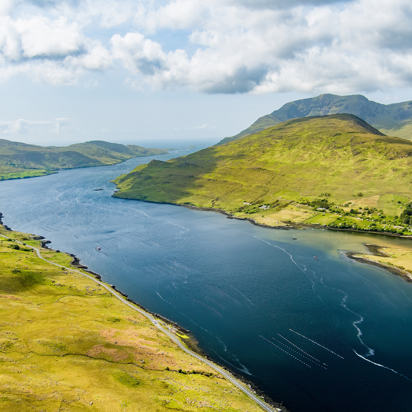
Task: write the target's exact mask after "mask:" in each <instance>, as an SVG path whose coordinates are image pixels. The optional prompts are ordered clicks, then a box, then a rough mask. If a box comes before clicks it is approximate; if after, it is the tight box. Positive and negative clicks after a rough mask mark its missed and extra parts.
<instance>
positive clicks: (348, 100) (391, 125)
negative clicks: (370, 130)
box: [219, 94, 412, 144]
mask: <svg viewBox="0 0 412 412" xmlns="http://www.w3.org/2000/svg"><path fill="white" fill-rule="evenodd" d="M338 113H348V114H353V115H355V116H358V117H360V118H361V119H363V120H365V121H366V122H368V123H369V124H371V125H372V126H374V127H375V128H376V129H378V130H380V131H381V132H382V133H385V134H388V135H390V136H397V137H402V138H404V139H409V140H412V101H409V102H403V103H394V104H388V105H385V104H380V103H376V102H373V101H370V100H368V99H367V98H366V97H364V96H361V95H353V96H336V95H333V94H322V95H321V96H318V97H313V98H310V99H303V100H296V101H294V102H290V103H287V104H285V105H284V106H282V107H281V108H280V109H279V110H275V111H274V112H272V113H271V114H268V115H266V116H263V117H260V118H259V119H258V120H256V122H254V123H253V124H252V125H251V126H250V127H248V128H247V129H246V130H243V131H242V132H240V133H239V134H237V135H236V136H233V137H226V138H225V139H223V140H222V141H221V142H219V144H224V143H227V142H230V141H232V140H236V139H239V138H241V137H243V136H248V135H250V134H253V133H256V132H259V131H261V130H264V129H267V128H268V127H272V126H275V125H276V124H279V123H281V122H284V121H286V120H291V119H295V118H300V117H309V116H325V115H330V114H338Z"/></svg>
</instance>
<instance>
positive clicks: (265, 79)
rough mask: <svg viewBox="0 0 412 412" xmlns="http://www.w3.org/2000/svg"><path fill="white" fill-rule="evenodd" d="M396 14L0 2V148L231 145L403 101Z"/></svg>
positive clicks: (403, 3) (250, 2)
mask: <svg viewBox="0 0 412 412" xmlns="http://www.w3.org/2000/svg"><path fill="white" fill-rule="evenodd" d="M411 69H412V3H411V2H410V0H391V1H389V0H352V1H333V0H288V1H286V0H208V1H207V2H205V1H201V0H116V1H114V0H81V1H80V0H2V1H1V2H0V93H1V96H2V99H1V101H0V138H4V139H9V140H16V141H23V142H28V143H38V144H55V145H61V144H67V143H70V142H79V141H86V140H92V139H102V140H109V141H119V142H134V143H137V144H139V143H144V144H145V145H150V144H153V145H159V144H163V143H164V144H166V145H167V143H168V142H174V141H176V140H186V141H188V142H189V141H190V142H194V141H196V140H199V141H200V140H204V139H208V138H210V139H215V140H216V141H217V140H219V139H220V138H223V137H226V136H231V135H233V134H236V133H238V132H239V131H240V130H242V129H244V128H246V127H247V126H249V125H250V124H251V123H252V122H253V121H254V120H255V119H256V118H258V117H260V116H262V115H264V114H267V113H270V112H272V111H273V110H276V109H278V108H279V107H280V106H281V105H282V104H284V103H287V102H289V101H291V100H295V99H298V98H306V97H312V96H316V95H319V94H322V93H336V94H356V93H359V94H364V95H365V96H367V97H368V98H369V99H371V100H375V101H378V102H380V103H392V102H398V101H405V100H411V99H412V98H411V90H412V89H411V85H412V70H411Z"/></svg>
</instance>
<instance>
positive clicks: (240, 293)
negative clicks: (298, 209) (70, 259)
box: [0, 154, 412, 412]
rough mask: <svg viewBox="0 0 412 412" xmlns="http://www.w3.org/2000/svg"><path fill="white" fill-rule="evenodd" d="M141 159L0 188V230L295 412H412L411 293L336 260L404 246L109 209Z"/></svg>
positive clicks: (146, 209)
mask: <svg viewBox="0 0 412 412" xmlns="http://www.w3.org/2000/svg"><path fill="white" fill-rule="evenodd" d="M174 155H176V154H172V155H169V156H157V157H156V158H157V159H159V160H166V159H168V158H170V157H171V156H174ZM150 159H151V158H149V159H148V158H144V159H142V158H137V159H131V160H129V161H127V162H125V163H122V164H118V165H115V166H109V167H99V168H89V169H76V170H67V171H62V172H59V173H58V174H55V175H50V176H46V177H42V178H36V179H24V180H18V181H3V182H0V211H1V212H2V213H3V214H4V219H3V220H4V223H5V224H6V225H8V226H10V227H12V228H13V229H15V230H19V231H25V232H30V233H35V234H37V235H42V236H44V237H46V238H47V239H49V240H51V241H52V244H51V247H52V248H54V249H60V250H63V251H66V252H69V253H74V254H75V255H77V256H78V257H79V258H80V259H81V262H82V263H83V264H85V265H87V266H88V267H89V268H90V269H91V270H93V271H95V272H97V273H99V274H100V275H101V276H102V278H103V280H104V281H106V282H108V283H111V284H114V285H116V287H117V288H118V289H120V290H122V291H123V292H124V293H126V294H128V295H129V296H130V297H131V298H132V299H133V300H135V301H137V302H139V303H140V304H142V305H143V306H144V307H146V308H147V309H149V310H151V311H154V312H157V313H159V314H161V315H163V316H166V317H167V318H169V319H171V320H173V321H175V322H177V323H179V324H180V325H182V326H183V327H185V328H187V329H190V330H191V331H192V332H193V334H194V335H195V336H196V338H197V339H198V341H199V345H200V347H201V349H202V350H203V351H204V352H206V353H207V354H208V355H210V357H211V358H212V359H214V360H216V361H217V362H219V363H221V364H223V365H225V366H226V367H228V368H230V369H232V370H233V371H234V372H237V373H239V374H242V375H244V376H245V377H246V378H248V379H249V380H251V381H253V382H254V383H255V384H256V385H257V386H258V387H259V389H261V390H263V391H264V392H265V393H266V394H267V395H268V396H270V397H271V398H272V399H274V400H275V401H278V402H280V401H283V402H284V403H285V405H286V406H287V408H288V409H289V410H291V411H292V412H293V411H339V412H340V411H347V410H356V411H383V410H390V411H394V412H400V411H410V409H411V408H410V404H411V395H410V394H411V393H412V353H411V350H410V348H411V346H412V285H411V284H408V283H406V282H405V281H404V280H402V279H401V278H398V277H396V276H394V275H392V274H390V273H388V272H386V271H384V270H382V269H379V268H377V267H372V266H367V265H362V264H359V263H357V262H353V261H351V260H349V259H348V258H346V255H345V253H344V252H345V251H348V250H353V251H358V250H363V249H362V244H363V243H374V244H391V245H400V246H408V247H412V246H411V245H412V242H411V241H410V240H407V239H397V238H387V237H382V236H370V235H367V234H349V233H347V232H331V231H326V230H300V231H284V230H271V229H265V228H260V227H257V226H253V225H251V224H250V223H248V222H244V221H237V220H233V219H227V218H225V216H223V215H220V214H217V213H214V212H204V211H196V210H191V209H187V208H183V207H178V206H172V205H162V204H151V203H144V202H137V201H131V200H122V199H115V198H112V197H111V194H112V193H113V190H114V189H115V187H114V185H113V184H111V183H110V180H111V179H113V178H115V177H116V176H118V175H120V174H122V173H126V172H128V171H130V170H131V169H132V168H134V167H135V166H136V165H138V164H141V163H146V162H147V161H149V160H150ZM96 189H103V190H96ZM293 236H296V237H297V240H296V241H295V240H293ZM98 248H100V249H98ZM314 256H316V257H317V260H315V259H314Z"/></svg>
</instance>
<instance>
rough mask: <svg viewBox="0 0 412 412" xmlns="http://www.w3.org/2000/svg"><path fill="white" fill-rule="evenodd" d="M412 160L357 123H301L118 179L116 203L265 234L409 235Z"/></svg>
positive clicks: (404, 143)
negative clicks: (171, 209) (227, 222)
mask: <svg viewBox="0 0 412 412" xmlns="http://www.w3.org/2000/svg"><path fill="white" fill-rule="evenodd" d="M411 156H412V142H411V141H410V140H406V139H402V138H399V137H388V136H386V135H384V134H383V133H382V132H380V131H378V130H377V129H375V128H374V127H372V126H370V125H369V124H368V123H366V122H365V121H364V120H362V119H360V118H358V117H356V116H354V115H350V114H337V115H328V116H319V117H304V118H299V119H294V120H289V121H286V122H283V123H280V124H278V125H276V126H273V127H271V128H268V129H265V130H262V131H260V132H258V133H254V134H252V135H249V136H245V137H243V138H240V139H236V140H234V141H231V142H229V143H226V144H223V145H219V146H214V147H210V148H207V149H204V150H201V151H199V152H196V153H193V154H191V155H188V156H184V157H180V158H177V159H172V160H169V161H167V162H161V161H158V160H153V161H151V162H150V163H149V164H146V165H141V166H138V167H137V168H135V169H134V170H133V171H132V172H130V173H129V174H127V175H123V176H119V177H118V178H117V179H116V180H115V183H116V184H117V187H118V189H119V191H118V192H116V193H115V194H114V196H115V197H121V198H127V199H138V200H144V201H152V202H160V203H173V204H178V205H184V206H190V207H197V208H204V209H210V210H216V211H224V212H225V213H227V214H229V215H230V216H232V217H235V218H238V219H249V220H251V221H252V222H253V223H256V224H260V225H263V226H268V227H296V226H299V225H316V226H323V227H328V228H333V229H339V230H359V231H368V232H372V233H385V234H390V235H398V236H411V235H412V228H411V224H412V222H411V216H412V204H411V201H412V187H411V185H410V183H411V178H412V172H411V162H412V160H411V158H412V157H411ZM402 266H404V265H402Z"/></svg>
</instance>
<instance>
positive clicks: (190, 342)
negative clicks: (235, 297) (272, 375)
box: [0, 212, 289, 412]
mask: <svg viewBox="0 0 412 412" xmlns="http://www.w3.org/2000/svg"><path fill="white" fill-rule="evenodd" d="M3 218H4V215H3V213H2V212H0V225H2V226H3V227H4V228H5V229H6V230H7V231H9V232H14V230H13V229H12V228H10V227H9V226H7V225H5V224H4V223H3ZM32 239H33V240H41V247H42V248H44V249H48V250H51V251H54V252H61V251H60V250H57V249H52V248H51V247H49V246H48V245H49V244H51V243H52V242H51V241H50V240H47V239H46V238H45V237H44V236H41V235H32ZM63 253H67V252H63ZM67 255H69V256H70V257H71V258H72V259H73V260H72V261H71V262H70V266H71V267H73V268H74V269H81V270H82V271H84V272H87V273H89V274H90V275H92V276H93V277H94V278H96V279H97V280H98V281H100V282H104V280H103V279H102V277H101V275H99V274H98V273H96V272H93V271H92V270H89V268H88V266H85V265H83V264H81V260H80V259H79V258H78V257H77V256H76V255H74V254H73V253H67ZM107 285H108V286H109V287H110V288H111V289H113V290H114V291H115V292H117V293H118V294H120V295H121V296H122V297H123V298H124V299H125V300H126V301H127V302H130V303H131V304H133V305H135V306H136V307H138V308H139V309H140V310H142V311H144V312H146V313H148V314H150V315H152V316H153V317H155V318H158V319H160V320H162V321H163V322H165V324H169V325H171V326H172V327H173V328H174V329H175V330H176V331H177V332H178V333H181V334H185V335H187V336H188V339H184V338H181V337H180V336H179V335H178V334H176V333H174V335H177V339H179V340H180V341H181V342H182V343H183V344H184V345H186V346H187V347H188V349H189V350H191V351H193V352H194V353H196V354H197V355H199V356H200V357H202V358H204V359H206V360H207V361H209V362H213V363H214V364H216V365H217V366H219V367H220V368H221V369H223V370H226V371H227V372H229V373H230V374H231V375H232V376H233V377H235V378H236V379H237V380H238V381H240V382H241V383H242V384H243V385H245V386H246V387H248V388H249V389H250V390H251V391H252V392H253V393H254V394H255V395H257V396H259V397H260V398H261V399H262V400H263V401H264V402H265V403H267V404H268V405H269V406H271V407H272V408H274V411H276V410H281V411H282V412H289V410H288V409H287V407H286V406H284V404H283V402H276V401H274V400H273V399H271V398H270V397H269V396H268V395H267V394H266V393H264V392H263V391H261V390H260V389H259V388H258V387H257V386H256V385H255V384H254V383H253V382H252V381H249V380H248V379H247V378H245V377H244V376H243V375H240V374H239V373H238V372H235V371H233V370H232V369H229V368H228V367H227V366H226V365H224V364H222V363H220V362H218V361H216V360H214V359H212V358H211V357H210V356H209V355H208V354H206V353H205V352H203V350H202V349H200V348H199V346H198V341H197V339H196V338H195V336H194V335H193V334H192V332H191V331H190V330H189V329H186V328H184V327H182V326H181V325H179V324H178V323H176V322H174V321H172V320H170V319H168V318H166V317H165V316H163V315H160V314H158V313H156V312H152V311H150V310H149V309H147V308H145V307H144V306H142V305H141V304H140V303H138V302H136V301H134V300H133V299H131V298H129V296H128V295H127V294H125V293H124V292H122V291H121V290H119V289H117V288H116V286H115V285H110V284H107ZM278 408H279V409H278ZM280 408H281V409H280Z"/></svg>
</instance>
